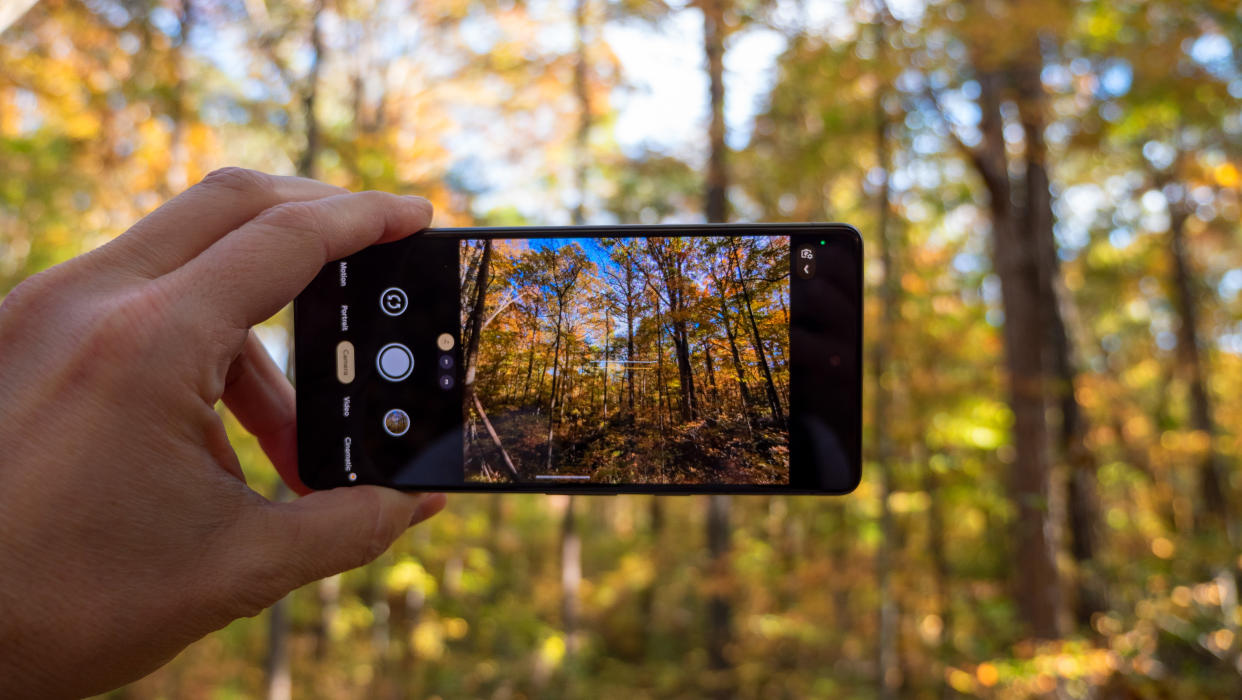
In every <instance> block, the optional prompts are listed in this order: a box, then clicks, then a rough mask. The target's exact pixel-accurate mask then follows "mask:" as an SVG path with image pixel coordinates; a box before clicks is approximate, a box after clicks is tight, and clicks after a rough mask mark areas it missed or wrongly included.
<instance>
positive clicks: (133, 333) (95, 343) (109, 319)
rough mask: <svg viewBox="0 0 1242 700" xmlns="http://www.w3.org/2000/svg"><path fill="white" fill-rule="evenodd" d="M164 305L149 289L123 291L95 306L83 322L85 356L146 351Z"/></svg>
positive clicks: (155, 293)
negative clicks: (137, 350) (144, 349)
mask: <svg viewBox="0 0 1242 700" xmlns="http://www.w3.org/2000/svg"><path fill="white" fill-rule="evenodd" d="M165 306H166V301H165V299H164V298H163V296H162V295H161V294H159V293H158V292H157V291H155V290H154V289H152V288H151V287H150V286H142V287H139V288H136V289H132V290H127V291H126V292H124V293H121V294H118V295H115V296H111V297H108V298H107V299H104V300H101V301H99V302H97V304H96V305H95V307H94V308H93V309H92V313H91V314H90V315H89V319H88V320H87V321H86V322H85V323H86V328H85V329H83V331H84V332H83V334H82V335H83V341H84V342H83V346H84V349H85V350H86V351H87V354H88V355H91V356H95V357H98V356H105V357H106V356H112V355H115V354H116V353H117V352H126V351H128V350H131V349H133V348H135V347H147V346H148V341H150V340H151V338H152V333H153V332H154V331H155V329H157V328H158V327H160V326H161V324H160V322H159V319H161V318H162V317H163V314H164V311H165Z"/></svg>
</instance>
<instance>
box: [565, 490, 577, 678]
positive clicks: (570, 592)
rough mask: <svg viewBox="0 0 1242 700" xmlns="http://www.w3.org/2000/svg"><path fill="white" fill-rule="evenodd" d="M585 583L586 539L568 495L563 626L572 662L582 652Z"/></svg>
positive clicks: (566, 506)
mask: <svg viewBox="0 0 1242 700" xmlns="http://www.w3.org/2000/svg"><path fill="white" fill-rule="evenodd" d="M581 583H582V539H581V538H580V537H579V536H578V523H577V521H576V520H575V514H574V497H573V496H566V501H565V517H564V519H563V520H562V521H561V626H562V628H563V629H564V632H565V652H566V654H567V655H568V656H569V657H570V658H571V659H572V658H573V657H574V656H575V655H576V654H577V651H578V605H579V603H578V589H579V588H580V584H581Z"/></svg>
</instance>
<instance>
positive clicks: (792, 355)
mask: <svg viewBox="0 0 1242 700" xmlns="http://www.w3.org/2000/svg"><path fill="white" fill-rule="evenodd" d="M862 315H863V312H862V239H861V238H860V236H859V235H858V232H857V231H856V230H855V229H853V228H851V227H849V226H846V225H841V224H721V225H678V226H577V227H541V228H535V227H530V228H460V229H432V230H428V231H426V232H424V233H422V234H419V235H415V236H411V237H409V238H406V239H404V240H401V241H397V242H394V243H388V244H384V245H378V246H373V247H371V248H368V249H366V250H363V251H361V252H359V253H356V254H354V255H352V256H350V257H348V258H344V259H342V260H338V261H335V262H332V263H330V264H328V265H327V266H325V267H324V269H323V270H322V272H321V273H320V274H319V275H318V276H317V277H316V278H315V280H314V281H313V282H312V283H311V284H310V285H309V286H308V287H307V288H306V289H305V290H304V291H303V292H302V294H301V295H299V296H298V298H297V300H296V301H295V303H294V336H295V353H294V362H295V368H294V369H295V372H294V375H295V377H294V378H295V383H296V388H297V416H298V467H299V472H300V475H301V478H302V481H303V482H305V483H306V485H307V486H309V487H311V488H315V489H326V488H332V487H336V486H346V485H352V484H382V485H386V486H392V487H396V488H402V489H410V490H421V491H536V492H555V493H626V492H630V493H634V492H647V493H650V492H655V493H721V492H724V493H825V494H826V493H848V492H850V491H852V490H853V489H854V488H855V487H856V486H857V485H858V482H859V478H860V475H861V455H860V451H861V432H862V428H861V403H862Z"/></svg>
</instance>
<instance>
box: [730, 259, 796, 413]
mask: <svg viewBox="0 0 1242 700" xmlns="http://www.w3.org/2000/svg"><path fill="white" fill-rule="evenodd" d="M729 253H730V255H731V256H732V257H733V264H734V266H735V268H736V270H737V282H738V284H739V285H740V286H741V289H742V301H743V303H744V305H745V309H746V318H747V319H748V320H749V321H750V332H751V341H752V344H753V345H754V348H755V355H756V356H757V357H758V358H759V369H760V370H762V371H763V380H764V385H765V387H766V388H767V393H768V407H769V408H770V409H771V411H772V419H773V420H774V421H776V424H777V425H778V426H782V427H783V426H784V425H785V412H784V411H783V410H782V409H781V399H780V395H779V394H778V393H777V392H776V383H775V382H773V381H772V369H771V367H769V366H768V357H767V353H766V352H764V349H763V338H762V337H760V335H759V324H758V323H756V322H755V310H754V305H753V304H752V302H751V298H750V288H749V286H748V285H747V284H746V277H745V275H744V274H743V272H742V261H741V257H740V256H739V255H738V254H737V246H736V242H734V243H731V244H730V247H729Z"/></svg>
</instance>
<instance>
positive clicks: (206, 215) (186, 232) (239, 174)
mask: <svg viewBox="0 0 1242 700" xmlns="http://www.w3.org/2000/svg"><path fill="white" fill-rule="evenodd" d="M347 191H348V190H346V189H344V188H343V187H337V186H335V185H329V184H326V183H323V182H318V181H316V180H308V179H306V178H301V177H292V176H281V175H268V174H266V173H261V172H257V171H254V170H246V169H244V168H221V169H219V170H213V171H212V172H210V173H208V174H207V176H206V177H204V178H203V179H202V181H201V182H199V183H198V184H196V185H194V186H193V187H191V188H190V189H188V190H186V191H185V192H182V193H181V194H179V195H177V196H176V197H174V198H172V199H171V200H169V201H167V202H165V203H164V204H163V206H161V207H160V208H159V209H156V210H155V211H153V212H151V213H150V214H148V215H147V216H145V217H143V219H142V220H141V221H139V222H138V223H136V224H134V225H133V226H131V227H130V229H129V230H128V231H126V232H125V233H123V234H121V235H120V236H119V237H117V238H115V239H113V240H112V241H110V242H109V243H108V244H107V245H105V246H104V247H103V248H102V249H101V250H100V252H99V255H100V256H101V259H104V258H106V259H107V260H108V262H109V264H112V265H127V266H129V267H130V268H131V269H132V270H133V271H134V272H136V273H138V274H140V275H144V276H146V277H151V278H154V277H158V276H160V275H163V274H165V273H168V272H171V271H173V270H175V269H177V268H178V267H180V266H181V265H184V264H185V263H186V262H187V261H189V260H191V259H193V258H194V256H196V255H198V254H200V253H202V252H203V251H204V250H206V249H207V248H208V247H209V246H210V245H211V244H213V243H215V242H216V241H217V240H219V239H220V238H221V237H222V236H224V235H226V234H228V233H229V232H230V231H232V230H234V229H236V228H237V227H238V226H241V225H242V224H244V223H246V222H247V221H249V220H250V219H252V218H254V217H255V216H258V215H259V214H261V213H263V212H264V211H265V210H267V209H268V208H269V207H273V206H275V205H277V204H280V203H281V202H290V201H301V200H307V199H319V198H321V197H330V196H332V195H337V194H344V193H345V192H347Z"/></svg>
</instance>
